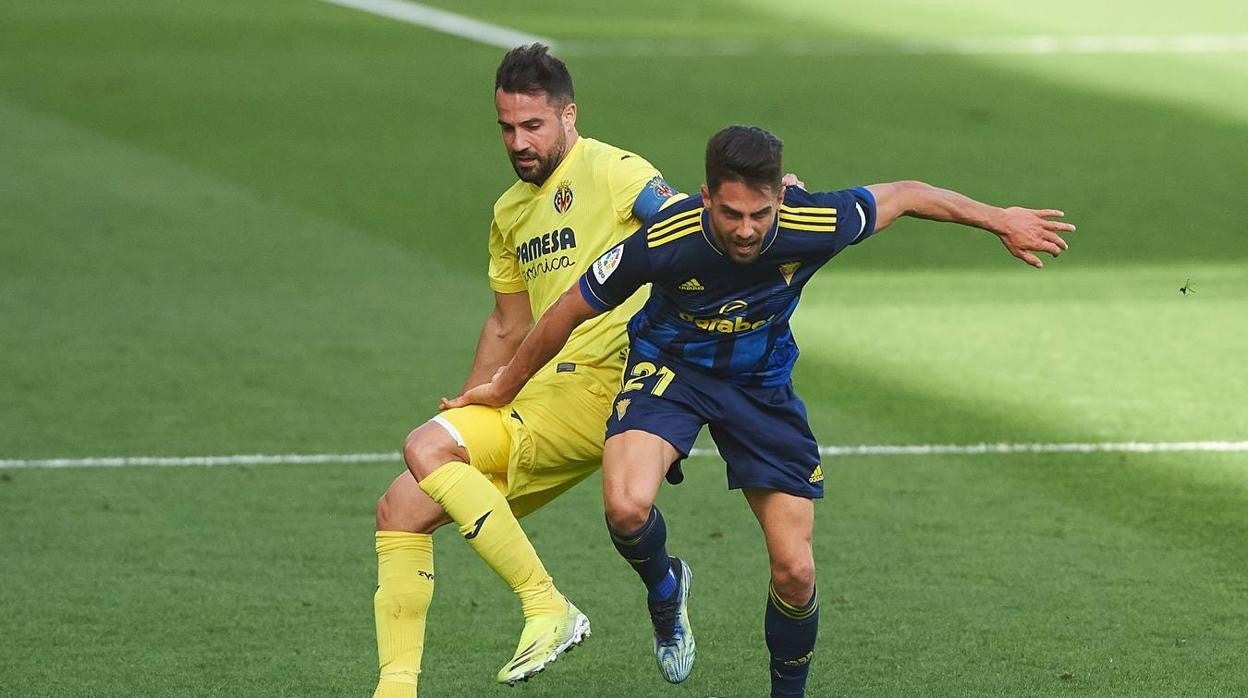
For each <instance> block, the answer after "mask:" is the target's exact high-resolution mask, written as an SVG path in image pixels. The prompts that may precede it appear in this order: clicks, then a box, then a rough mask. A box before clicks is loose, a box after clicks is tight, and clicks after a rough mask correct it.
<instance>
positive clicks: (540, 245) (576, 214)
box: [489, 136, 660, 371]
mask: <svg viewBox="0 0 1248 698" xmlns="http://www.w3.org/2000/svg"><path fill="white" fill-rule="evenodd" d="M659 176H660V175H659V172H658V170H656V169H655V168H654V166H653V165H651V164H650V163H649V162H646V160H645V159H644V158H642V157H640V156H638V155H636V154H634V153H630V152H628V151H626V150H621V149H619V148H616V147H615V146H612V145H608V144H606V143H603V142H601V141H596V140H594V139H592V138H585V137H583V136H582V137H579V138H577V139H576V142H575V143H573V144H572V147H571V148H570V149H569V150H568V153H567V155H566V156H564V158H563V162H561V163H559V167H557V168H556V169H555V171H554V172H553V173H552V174H551V175H550V177H548V178H547V179H546V182H545V183H543V184H542V185H541V186H540V187H539V186H537V185H534V184H530V183H528V182H524V181H517V182H516V183H515V184H513V185H512V186H511V188H510V189H508V190H507V191H506V192H504V193H503V195H502V196H500V197H499V198H498V201H496V202H495V203H494V220H493V222H492V223H491V224H490V266H489V277H490V287H491V288H493V289H494V290H495V291H497V292H499V293H519V292H520V291H528V293H529V305H530V307H531V309H532V312H533V318H534V320H535V321H536V319H537V318H539V317H541V315H542V313H544V312H546V309H547V308H549V307H550V306H551V305H552V304H553V303H554V302H555V301H556V300H557V299H558V298H559V296H560V295H561V294H563V292H564V291H567V290H568V289H569V288H571V287H572V286H573V284H575V283H576V282H577V281H578V279H579V278H580V275H581V274H582V273H584V272H585V270H587V269H589V267H590V265H591V264H593V262H594V260H595V259H597V258H598V257H599V256H601V255H602V254H603V253H604V252H606V251H607V250H609V249H611V248H612V247H614V246H615V245H617V244H619V243H620V242H621V241H622V240H624V238H626V237H628V235H629V234H631V233H632V232H633V231H635V230H637V228H639V227H641V224H642V221H640V220H638V219H637V218H636V216H635V215H634V213H633V204H634V202H635V201H636V200H637V196H638V194H640V193H641V191H642V189H643V188H644V187H645V186H646V184H647V183H649V182H650V181H651V180H652V179H654V178H655V177H659ZM645 300H646V299H645V294H643V293H635V294H633V296H632V297H631V298H629V299H628V300H627V301H626V302H625V303H624V304H622V305H620V306H619V307H617V308H615V309H613V310H611V311H609V312H607V313H604V314H602V315H599V316H598V317H595V318H592V319H590V320H589V321H587V322H585V323H583V324H582V325H581V326H580V327H578V328H577V329H576V330H575V331H574V332H573V333H572V336H571V337H570V338H568V342H567V344H565V345H564V346H563V349H561V350H560V352H559V354H557V355H556V356H555V358H554V359H553V361H554V362H558V363H572V364H581V365H587V366H600V367H608V368H615V369H617V370H621V371H622V370H623V368H624V354H625V350H626V348H627V347H628V337H627V325H628V320H629V318H631V317H632V316H633V314H634V313H636V312H637V311H638V310H640V309H641V306H642V305H643V304H644V303H645Z"/></svg>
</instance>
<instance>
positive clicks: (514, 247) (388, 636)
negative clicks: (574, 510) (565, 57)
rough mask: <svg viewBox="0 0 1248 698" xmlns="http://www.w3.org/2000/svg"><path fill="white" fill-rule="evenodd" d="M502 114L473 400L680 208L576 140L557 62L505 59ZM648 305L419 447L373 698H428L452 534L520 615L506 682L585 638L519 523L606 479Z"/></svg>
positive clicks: (388, 550)
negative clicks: (570, 302) (502, 183)
mask: <svg viewBox="0 0 1248 698" xmlns="http://www.w3.org/2000/svg"><path fill="white" fill-rule="evenodd" d="M494 98H495V107H496V109H497V112H498V123H499V125H500V126H501V127H502V136H503V143H504V144H505V145H506V147H507V152H508V155H509V156H510V158H511V163H512V166H513V167H514V169H515V171H516V175H517V176H518V177H519V181H517V182H516V183H515V184H514V185H512V186H511V188H510V189H508V190H507V191H506V192H504V193H503V195H502V196H501V197H499V199H498V201H497V202H496V203H495V204H494V220H493V223H492V224H491V226H490V239H489V251H490V262H489V282H490V287H491V288H492V289H493V290H494V298H495V305H494V310H493V312H491V313H490V315H489V316H488V317H487V318H486V320H485V325H484V327H483V328H482V330H481V336H480V339H479V340H478V342H477V350H476V356H475V358H474V360H473V364H472V370H471V371H470V373H469V375H468V379H467V380H466V381H465V382H464V386H463V390H467V389H468V388H471V387H474V386H477V385H481V384H484V383H488V382H489V381H490V379H491V377H492V376H493V375H494V373H495V371H497V370H498V369H499V368H501V367H502V366H503V365H505V364H506V363H507V362H509V361H510V360H511V358H512V356H513V355H514V354H515V351H516V348H517V347H518V346H519V345H520V342H521V341H522V340H523V339H524V337H525V335H526V334H527V333H528V331H529V328H530V327H531V325H532V322H533V321H534V319H535V318H538V317H540V316H541V314H542V313H543V312H545V310H546V309H547V308H548V307H550V305H551V304H553V303H554V302H555V300H556V299H557V298H559V296H560V294H562V293H563V291H564V290H566V289H567V288H568V287H569V286H570V285H572V284H573V283H574V282H575V281H576V279H577V278H579V277H580V275H581V274H582V273H583V272H584V271H585V270H586V269H588V268H589V265H590V264H591V263H592V262H593V261H594V260H595V259H597V258H598V257H599V256H600V255H602V254H603V253H604V252H606V251H607V250H609V249H611V248H612V247H614V246H615V245H617V244H618V243H619V242H620V241H621V240H623V239H624V238H625V237H627V236H628V235H629V234H630V233H632V232H633V231H634V230H636V229H637V228H638V227H640V226H641V224H642V222H643V220H644V219H645V218H646V217H648V216H649V215H651V214H653V213H655V212H657V211H658V209H659V208H660V207H661V205H662V204H663V202H664V201H665V200H666V199H668V198H669V197H671V196H672V195H673V194H674V193H675V192H673V191H672V190H671V188H670V187H668V185H667V184H666V183H665V182H664V181H663V178H662V176H661V175H660V174H659V172H658V171H657V170H655V168H654V167H653V166H652V165H650V163H648V162H646V161H645V160H644V159H643V158H641V157H639V156H637V155H634V154H633V153H629V152H627V151H624V150H620V149H618V148H615V147H612V146H610V145H607V144H606V143H601V142H599V141H595V140H592V139H589V138H584V137H581V136H579V135H578V133H577V130H576V104H575V103H574V102H573V92H572V78H571V76H570V75H569V74H568V70H567V68H566V67H565V66H564V64H563V62H561V61H560V60H558V59H557V58H555V57H553V56H551V55H549V54H548V52H547V48H546V47H545V46H541V45H538V44H534V45H532V46H523V47H519V48H516V49H513V50H512V51H510V52H508V53H507V55H506V56H505V57H504V58H503V61H502V63H501V64H500V65H499V68H498V72H497V74H496V76H495V93H494ZM642 300H643V299H642V297H641V294H637V296H635V297H634V299H633V300H632V301H630V302H629V303H626V304H624V305H621V306H620V307H618V308H616V309H615V310H614V311H612V312H609V313H605V314H603V315H601V316H599V317H598V318H596V319H595V320H593V321H590V322H587V323H585V324H584V325H582V326H581V327H580V328H579V329H578V330H577V332H576V333H574V334H573V335H572V338H571V340H570V341H569V342H568V343H567V345H566V346H565V347H564V349H563V351H562V352H561V353H559V355H558V356H557V357H556V360H555V361H553V362H552V363H551V364H550V366H549V367H548V370H545V371H542V372H540V373H538V374H537V375H536V376H535V377H534V378H533V379H532V381H530V383H529V384H528V386H527V387H526V388H525V389H524V390H523V391H522V392H520V393H519V394H518V395H517V396H516V399H515V400H514V401H512V402H511V403H510V404H508V405H505V406H503V407H501V408H493V407H482V406H479V405H473V406H468V407H463V408H458V409H445V410H444V411H442V412H441V413H440V414H438V415H437V416H436V417H434V418H433V419H431V420H429V421H428V422H425V423H424V424H422V425H420V426H419V427H417V428H416V429H415V430H413V431H412V433H411V434H410V435H408V437H407V442H406V444H405V445H404V448H403V457H404V460H405V461H406V462H407V466H408V471H407V472H404V473H403V474H402V475H400V476H398V477H397V478H395V480H394V482H393V483H391V485H390V488H389V489H388V490H387V491H386V493H385V495H383V496H382V498H381V500H380V501H379V502H378V503H377V577H378V586H377V593H376V596H375V599H374V606H375V611H376V622H377V648H378V654H379V661H380V664H381V676H380V680H379V681H378V684H377V689H376V692H375V693H374V696H375V698H391V697H398V696H403V698H412V697H413V696H414V695H415V694H416V684H417V677H418V675H419V673H420V660H421V654H422V651H423V646H424V633H425V613H426V611H427V609H428V608H429V602H430V599H431V598H432V594H433V585H434V566H433V538H432V536H431V534H432V533H433V531H434V530H435V529H437V528H438V527H440V526H442V525H444V524H447V523H450V522H452V521H453V522H454V523H455V524H456V525H457V526H458V527H459V531H460V533H461V534H462V535H463V537H464V538H465V539H467V541H468V543H469V545H471V546H472V548H473V549H474V550H475V551H476V552H477V554H478V555H480V556H481V558H482V559H483V560H484V561H485V562H486V564H488V565H489V566H490V567H491V568H493V569H494V571H495V572H497V573H498V575H499V576H500V577H502V578H503V580H504V581H506V582H507V583H508V584H509V585H510V586H511V588H512V589H513V590H515V592H516V595H517V596H518V597H519V599H520V604H521V606H522V609H523V611H524V618H525V625H524V630H523V632H522V633H521V635H520V642H519V644H518V645H517V646H516V653H515V655H514V656H513V658H512V659H511V660H510V661H508V662H507V663H506V664H505V665H504V666H503V668H502V669H501V670H500V671H499V672H498V677H497V678H498V681H500V682H503V683H515V682H517V681H521V680H524V679H527V678H528V677H530V676H532V675H534V674H536V673H538V672H540V671H542V670H543V669H544V668H545V666H546V664H548V663H549V662H551V661H553V660H554V659H555V658H556V657H558V656H559V654H560V653H562V652H564V651H565V650H567V649H568V648H569V647H571V646H573V645H575V644H577V643H579V642H581V641H582V640H583V639H584V638H585V637H586V636H587V635H589V621H588V619H587V618H586V617H585V616H584V614H582V613H581V612H580V611H579V610H578V609H577V608H576V606H574V605H572V603H570V602H569V601H568V600H567V599H566V598H565V597H564V596H563V595H562V594H561V593H560V592H559V591H558V589H556V588H555V585H554V583H553V582H552V581H551V577H550V575H549V574H548V573H547V571H546V569H545V568H544V567H543V565H542V562H541V560H539V559H538V556H537V553H536V552H535V551H534V549H533V546H532V544H531V543H530V542H529V540H528V538H526V537H525V535H524V532H523V531H522V530H521V528H520V524H519V523H518V522H517V518H518V517H521V516H524V515H525V514H528V513H530V512H532V511H534V510H535V509H537V508H538V507H540V506H542V505H543V504H545V503H547V502H549V501H550V500H552V499H554V498H555V497H557V496H558V495H559V494H561V493H562V492H564V491H566V490H567V489H568V488H570V487H572V486H573V485H575V484H576V483H577V482H580V481H581V480H582V479H584V478H585V477H587V476H589V475H590V474H591V473H593V471H594V470H595V469H597V468H598V467H599V466H600V464H601V461H602V443H603V424H604V423H605V422H606V418H607V414H608V412H609V411H610V409H611V400H612V398H613V396H614V395H615V392H616V390H618V388H619V383H620V375H621V372H622V370H623V366H624V355H625V349H626V347H627V344H628V339H627V337H626V332H625V326H626V324H627V322H628V319H629V318H630V317H631V316H632V315H633V313H634V312H636V311H637V310H638V309H639V308H640V307H641V302H642ZM463 390H461V393H462V392H463ZM444 407H445V405H444Z"/></svg>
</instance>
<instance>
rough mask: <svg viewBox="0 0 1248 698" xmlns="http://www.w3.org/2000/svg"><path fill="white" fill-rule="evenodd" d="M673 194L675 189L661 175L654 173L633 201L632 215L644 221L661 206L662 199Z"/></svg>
mask: <svg viewBox="0 0 1248 698" xmlns="http://www.w3.org/2000/svg"><path fill="white" fill-rule="evenodd" d="M675 195H676V190H675V189H673V188H672V185H670V184H668V183H667V180H665V179H663V175H655V176H654V178H652V179H651V180H650V181H649V182H646V186H644V187H642V188H641V193H639V194H638V195H637V200H636V201H634V202H633V215H634V216H636V217H637V220H639V221H642V222H643V223H644V222H645V221H648V220H650V218H651V216H653V215H654V214H656V213H658V212H659V209H661V208H663V202H664V201H667V200H668V199H670V198H672V197H673V196H675Z"/></svg>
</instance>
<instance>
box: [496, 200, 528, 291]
mask: <svg viewBox="0 0 1248 698" xmlns="http://www.w3.org/2000/svg"><path fill="white" fill-rule="evenodd" d="M489 274H490V288H492V289H494V290H495V291H497V292H499V293H519V292H521V291H527V290H528V286H527V285H526V284H525V283H524V273H523V272H521V271H520V263H519V262H518V261H516V252H515V250H513V249H511V245H508V244H507V240H506V239H504V238H503V231H502V229H501V228H499V227H498V219H497V218H496V219H494V220H493V221H491V222H490V272H489Z"/></svg>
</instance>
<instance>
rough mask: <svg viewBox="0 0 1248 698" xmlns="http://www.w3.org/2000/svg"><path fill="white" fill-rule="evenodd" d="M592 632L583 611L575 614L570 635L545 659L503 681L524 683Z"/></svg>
mask: <svg viewBox="0 0 1248 698" xmlns="http://www.w3.org/2000/svg"><path fill="white" fill-rule="evenodd" d="M592 634H593V633H592V632H591V631H590V629H589V618H587V617H586V616H585V614H584V613H578V614H576V624H575V625H573V627H572V636H571V637H569V638H568V640H567V642H564V643H563V644H562V645H559V646H558V647H556V648H555V650H554V651H553V652H551V653H550V655H549V656H548V657H546V659H545V661H543V662H542V663H541V664H538V665H537V666H535V667H533V668H532V669H529V670H527V671H525V672H524V673H523V674H520V675H519V676H513V677H511V678H508V679H507V680H506V681H504V682H503V683H505V684H507V685H508V686H515V685H516V684H518V683H525V682H526V681H528V680H529V679H531V678H533V677H534V676H537V675H538V674H540V673H542V672H543V671H545V670H546V667H547V666H548V665H549V664H550V663H551V662H554V661H556V660H557V659H559V655H561V654H563V653H565V652H571V651H572V650H574V649H576V648H577V646H579V645H580V644H581V643H583V642H585V638H587V637H589V636H590V635H592Z"/></svg>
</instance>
